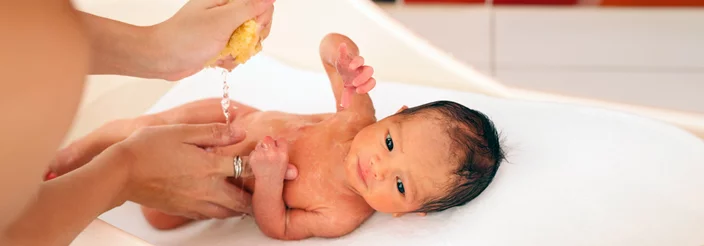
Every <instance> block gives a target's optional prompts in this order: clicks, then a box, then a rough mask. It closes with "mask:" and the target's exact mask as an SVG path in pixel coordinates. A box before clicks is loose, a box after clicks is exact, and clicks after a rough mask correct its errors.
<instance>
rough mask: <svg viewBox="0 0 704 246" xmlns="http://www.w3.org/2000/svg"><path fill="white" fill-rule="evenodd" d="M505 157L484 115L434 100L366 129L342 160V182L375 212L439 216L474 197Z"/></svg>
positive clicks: (489, 122) (406, 109)
mask: <svg viewBox="0 0 704 246" xmlns="http://www.w3.org/2000/svg"><path fill="white" fill-rule="evenodd" d="M503 158H504V153H503V150H502V149H501V146H500V144H499V136H498V133H497V131H496V129H495V128H494V125H493V123H492V122H491V120H489V119H488V118H487V117H486V116H485V115H484V114H482V113H480V112H478V111H475V110H472V109H469V108H467V107H465V106H462V105H461V104H458V103H454V102H449V101H436V102H432V103H427V104H424V105H420V106H417V107H413V108H406V107H405V106H404V107H403V108H401V109H400V110H399V111H398V112H397V113H396V114H394V115H392V116H389V117H387V118H384V119H383V120H381V121H379V122H376V123H374V124H372V125H370V126H367V127H365V128H364V129H363V130H362V131H360V132H359V133H358V134H357V136H355V138H354V141H353V143H352V146H351V148H350V152H349V154H348V156H347V162H346V164H347V167H346V171H347V179H348V181H349V183H350V186H352V187H353V189H354V190H356V191H357V192H358V193H359V194H360V195H361V196H362V197H364V199H365V200H366V201H367V203H368V204H369V205H370V206H371V207H372V208H374V209H375V210H377V211H379V212H385V213H394V214H404V213H410V212H417V213H426V212H438V211H443V210H445V209H448V208H451V207H455V206H461V205H463V204H465V203H467V202H469V201H471V200H472V199H474V198H475V197H477V196H478V195H479V194H480V193H481V192H482V191H484V189H485V188H486V187H487V186H488V185H489V183H490V182H491V181H492V180H493V178H494V175H495V174H496V171H497V169H498V168H499V164H500V163H501V161H502V160H503Z"/></svg>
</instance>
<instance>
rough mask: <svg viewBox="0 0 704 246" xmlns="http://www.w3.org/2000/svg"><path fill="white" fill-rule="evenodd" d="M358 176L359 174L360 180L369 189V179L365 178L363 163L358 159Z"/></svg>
mask: <svg viewBox="0 0 704 246" xmlns="http://www.w3.org/2000/svg"><path fill="white" fill-rule="evenodd" d="M357 174H359V178H360V180H362V183H363V184H364V187H365V188H368V187H367V179H366V177H365V176H364V172H363V171H362V163H361V162H360V161H359V158H357Z"/></svg>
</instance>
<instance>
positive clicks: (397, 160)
mask: <svg viewBox="0 0 704 246" xmlns="http://www.w3.org/2000/svg"><path fill="white" fill-rule="evenodd" d="M320 57H321V59H322V62H323V66H324V67H325V71H326V72H327V74H328V77H329V78H330V83H331V85H332V91H333V93H334V94H335V100H336V103H337V112H336V113H331V114H318V115H295V114H288V113H283V112H262V111H259V110H257V109H254V108H252V107H249V106H247V105H243V104H239V103H237V104H236V107H237V109H236V110H234V112H233V115H234V117H233V118H234V121H233V122H232V124H237V125H240V126H241V127H244V129H247V137H246V139H245V140H244V141H242V142H241V143H238V144H236V145H233V146H229V147H225V148H221V149H217V150H216V151H218V152H220V153H223V154H227V155H233V153H236V154H240V155H247V154H248V153H249V157H248V158H249V161H248V163H249V165H251V169H252V172H253V174H254V177H250V178H242V179H240V180H235V181H233V182H234V183H235V184H242V185H243V187H244V188H245V189H246V190H248V191H250V192H252V194H253V195H252V213H253V214H252V215H253V217H254V219H255V221H256V223H257V225H258V226H259V228H260V229H261V231H262V232H263V233H264V234H266V235H267V236H269V237H272V238H276V239H281V240H300V239H305V238H309V237H339V236H343V235H346V234H348V233H350V232H352V231H353V230H355V229H356V228H358V227H359V226H360V225H361V224H362V223H363V222H364V221H365V220H366V219H367V218H369V217H370V216H371V215H372V214H373V213H374V212H375V211H378V212H383V213H391V214H393V215H394V216H400V215H403V214H407V213H417V214H421V215H424V214H425V213H427V212H438V211H443V210H445V209H448V208H451V207H455V206H460V205H463V204H465V203H467V202H469V201H471V200H472V199H474V198H475V197H476V196H478V195H479V194H480V193H481V192H482V191H483V190H484V189H485V188H486V187H487V186H488V185H489V183H490V182H491V181H492V179H493V177H494V175H495V173H496V171H497V169H498V168H499V163H500V162H501V161H502V159H503V157H504V156H503V151H502V149H501V147H500V145H499V137H498V134H497V132H496V129H495V128H494V126H493V124H492V122H491V121H490V120H489V119H488V118H487V117H486V116H485V115H483V114H482V113H480V112H477V111H475V110H472V109H469V108H466V107H464V106H462V105H460V104H457V103H454V102H449V101H436V102H431V103H427V104H424V105H420V106H417V107H413V108H407V107H406V106H403V107H401V109H400V110H399V111H398V112H397V113H396V114H394V115H391V116H389V117H386V118H384V119H382V120H380V121H377V120H376V118H375V110H374V105H373V104H372V101H371V99H370V97H369V95H368V94H367V93H366V92H368V91H369V90H371V89H372V88H373V87H374V85H375V81H374V79H373V78H372V73H373V71H372V69H371V67H369V66H364V61H363V59H362V58H361V57H360V56H359V55H358V50H357V47H356V45H355V43H354V42H352V41H351V40H349V39H348V38H347V37H345V36H343V35H340V34H329V35H327V36H326V37H325V38H324V39H323V40H322V42H321V44H320ZM355 92H356V93H355ZM218 104H219V100H215V99H208V100H203V101H198V102H194V103H191V106H192V105H201V106H206V105H207V107H212V108H218V106H217V105H218ZM186 106H188V105H186ZM269 136H276V137H277V139H276V140H275V139H274V138H271V137H269ZM288 164H292V165H295V166H296V167H297V168H298V177H297V178H296V179H295V180H288V181H284V174H285V172H286V167H287V165H288ZM255 187H256V188H255ZM143 212H144V215H145V217H146V219H147V220H148V221H149V223H150V224H151V225H152V226H154V227H156V228H160V229H170V228H175V227H178V226H180V225H182V224H184V223H186V222H188V221H189V219H186V218H183V217H177V216H171V215H167V214H164V213H161V212H159V211H156V210H153V209H150V208H143Z"/></svg>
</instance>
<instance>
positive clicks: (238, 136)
mask: <svg viewBox="0 0 704 246" xmlns="http://www.w3.org/2000/svg"><path fill="white" fill-rule="evenodd" d="M171 132H172V133H173V134H176V135H177V136H178V137H179V139H180V140H181V141H183V142H184V143H188V144H193V145H198V146H226V145H232V144H235V143H238V142H241V141H242V140H244V138H245V136H246V133H245V131H244V129H241V128H239V127H237V126H235V125H234V124H230V125H226V124H222V123H213V124H180V125H174V126H173V129H171Z"/></svg>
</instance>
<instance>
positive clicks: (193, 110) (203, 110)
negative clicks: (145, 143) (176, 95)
mask: <svg viewBox="0 0 704 246" xmlns="http://www.w3.org/2000/svg"><path fill="white" fill-rule="evenodd" d="M220 100H222V99H221V98H208V99H202V100H198V101H194V102H189V103H186V104H183V105H181V106H178V107H175V108H172V109H169V110H166V111H164V112H160V113H158V114H157V116H158V118H160V119H161V120H163V121H165V124H202V123H213V122H222V123H225V115H223V113H222V106H221V104H220ZM230 107H231V109H230V114H231V117H230V120H231V121H234V120H237V119H238V118H241V117H243V116H245V115H247V114H250V113H252V112H257V111H259V110H258V109H256V108H253V107H251V106H249V105H246V104H243V103H239V102H236V101H232V100H231V101H230Z"/></svg>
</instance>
